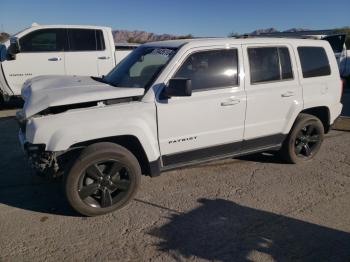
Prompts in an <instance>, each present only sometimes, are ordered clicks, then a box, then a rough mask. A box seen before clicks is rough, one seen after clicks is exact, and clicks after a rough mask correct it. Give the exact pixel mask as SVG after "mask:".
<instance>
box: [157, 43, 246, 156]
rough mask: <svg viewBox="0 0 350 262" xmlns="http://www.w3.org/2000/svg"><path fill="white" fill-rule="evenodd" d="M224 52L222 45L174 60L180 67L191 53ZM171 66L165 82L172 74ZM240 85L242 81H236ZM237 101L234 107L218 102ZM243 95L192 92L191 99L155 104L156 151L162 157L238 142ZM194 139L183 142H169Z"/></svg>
mask: <svg viewBox="0 0 350 262" xmlns="http://www.w3.org/2000/svg"><path fill="white" fill-rule="evenodd" d="M230 48H234V49H237V50H238V61H239V69H240V71H242V70H243V66H242V63H241V61H242V53H241V46H239V45H237V46H230ZM218 49H219V50H220V49H226V46H225V45H221V46H214V47H200V48H191V49H188V51H187V52H185V53H184V54H183V55H182V56H181V58H180V59H179V60H178V64H179V65H181V64H182V63H183V62H185V60H186V59H187V57H188V56H189V55H190V54H192V53H195V52H200V51H210V50H218ZM177 69H178V67H174V68H173V70H172V72H171V73H170V74H169V77H168V78H167V80H166V82H167V81H168V80H169V79H170V78H171V77H172V76H173V75H174V74H175V72H176V70H177ZM239 82H242V81H239ZM233 100H235V101H237V103H236V104H234V105H229V106H222V105H221V104H222V103H227V102H230V101H233ZM245 108H246V95H245V91H244V83H242V84H241V85H240V86H233V87H225V88H220V87H218V88H215V89H212V90H206V91H201V90H198V91H197V92H193V93H192V96H191V97H173V98H171V99H168V100H165V101H164V100H163V101H162V100H158V101H157V112H158V130H159V131H158V132H159V144H160V150H161V153H162V154H163V155H168V154H174V153H178V152H183V151H189V150H195V149H200V148H206V147H210V146H215V145H221V144H228V143H232V142H238V141H241V140H242V139H243V132H244V119H245ZM188 137H196V138H195V139H193V140H190V141H187V142H186V143H169V142H170V141H173V140H177V139H183V138H188Z"/></svg>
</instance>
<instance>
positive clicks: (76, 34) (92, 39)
mask: <svg viewBox="0 0 350 262" xmlns="http://www.w3.org/2000/svg"><path fill="white" fill-rule="evenodd" d="M68 39H69V50H70V51H96V50H97V43H96V42H97V41H96V32H95V30H91V29H68Z"/></svg>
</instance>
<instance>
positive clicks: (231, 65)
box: [174, 49, 238, 90]
mask: <svg viewBox="0 0 350 262" xmlns="http://www.w3.org/2000/svg"><path fill="white" fill-rule="evenodd" d="M174 77H183V78H188V79H191V80H192V89H193V90H198V89H210V88H216V87H227V86H236V85H238V55H237V50H236V49H230V50H215V51H205V52H198V53H195V54H193V55H191V56H190V57H188V58H187V60H186V62H185V63H184V64H183V65H182V66H181V68H180V69H179V71H178V72H177V73H176V74H175V76H174Z"/></svg>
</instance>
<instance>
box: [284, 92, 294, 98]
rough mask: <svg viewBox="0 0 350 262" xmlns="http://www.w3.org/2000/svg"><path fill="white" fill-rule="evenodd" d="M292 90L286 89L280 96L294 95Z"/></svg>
mask: <svg viewBox="0 0 350 262" xmlns="http://www.w3.org/2000/svg"><path fill="white" fill-rule="evenodd" d="M294 94H295V93H294V92H293V91H288V92H285V93H283V94H282V95H281V96H282V97H291V96H294Z"/></svg>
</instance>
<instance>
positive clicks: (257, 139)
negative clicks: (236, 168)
mask: <svg viewBox="0 0 350 262" xmlns="http://www.w3.org/2000/svg"><path fill="white" fill-rule="evenodd" d="M243 49H244V54H245V56H244V57H245V60H244V61H245V71H246V77H245V86H246V92H247V113H246V122H245V133H244V139H245V140H246V142H245V150H250V149H254V148H256V147H270V146H273V145H277V144H280V143H281V142H282V140H283V138H284V135H285V134H287V133H288V132H289V127H288V126H289V125H290V121H291V119H295V117H296V115H295V114H296V112H299V111H300V110H301V108H302V106H303V102H302V91H301V87H300V85H299V81H298V75H297V70H296V68H297V66H296V63H295V58H294V53H293V49H292V47H290V46H289V45H287V44H285V45H284V44H281V45H278V46H276V45H244V48H243Z"/></svg>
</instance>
